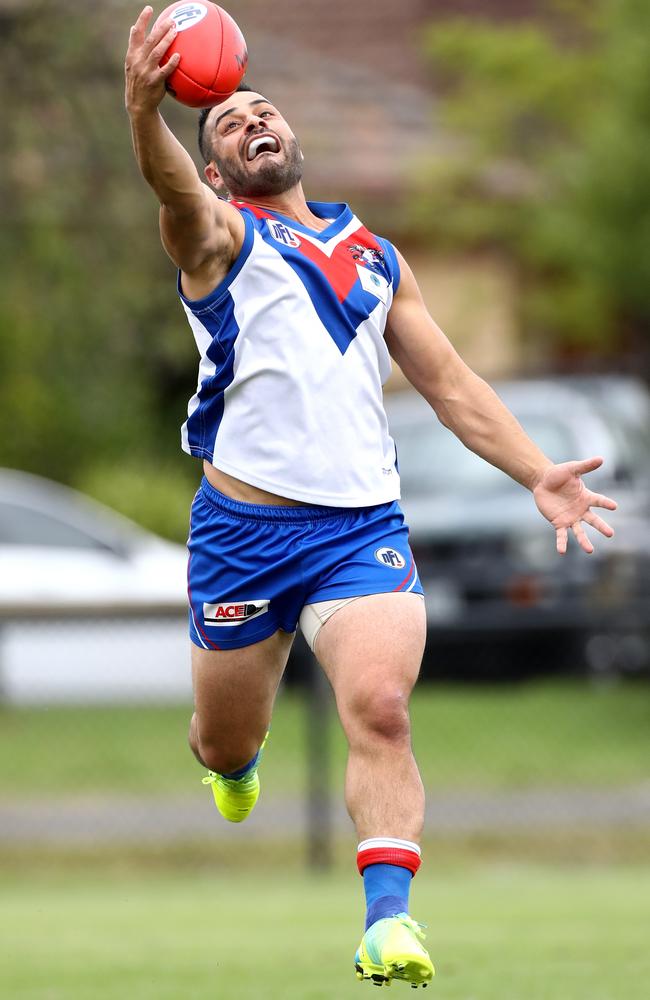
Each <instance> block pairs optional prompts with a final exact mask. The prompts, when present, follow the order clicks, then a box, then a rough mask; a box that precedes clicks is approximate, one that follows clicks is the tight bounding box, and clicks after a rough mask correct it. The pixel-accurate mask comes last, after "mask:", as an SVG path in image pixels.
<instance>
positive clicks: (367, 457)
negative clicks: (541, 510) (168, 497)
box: [178, 202, 399, 507]
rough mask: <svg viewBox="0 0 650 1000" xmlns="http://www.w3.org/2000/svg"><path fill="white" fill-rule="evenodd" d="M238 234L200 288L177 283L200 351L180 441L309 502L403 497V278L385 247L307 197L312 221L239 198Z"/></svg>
mask: <svg viewBox="0 0 650 1000" xmlns="http://www.w3.org/2000/svg"><path fill="white" fill-rule="evenodd" d="M232 204H233V205H234V206H235V207H236V208H237V209H239V211H240V212H241V214H242V218H243V221H244V226H245V236H244V242H243V245H242V248H241V252H240V253H239V255H238V257H237V259H236V261H235V263H234V264H233V266H232V268H231V270H230V271H229V273H228V274H227V275H226V277H225V278H224V280H223V281H222V282H221V283H220V284H219V285H218V286H217V287H216V288H215V289H214V290H213V291H212V292H211V293H210V294H209V295H207V296H206V297H205V298H203V299H199V300H194V301H190V300H188V299H187V298H185V296H184V295H183V293H182V289H181V283H180V275H179V280H178V291H179V295H180V297H181V301H182V303H183V306H184V308H185V312H186V314H187V317H188V320H189V323H190V326H191V328H192V331H193V333H194V337H195V339H196V344H197V347H198V350H199V354H200V357H201V360H200V365H199V380H198V386H197V391H196V393H195V395H194V396H193V397H192V399H191V400H190V402H189V406H188V418H187V421H186V422H185V423H184V425H183V428H182V432H181V438H182V446H183V449H184V450H185V451H187V452H188V453H189V454H192V455H196V456H198V457H202V458H207V459H208V461H210V462H211V463H212V464H213V465H214V466H215V467H216V468H217V469H221V470H222V471H223V472H226V473H228V474H229V475H231V476H235V477H236V478H237V479H241V480H243V481H244V482H246V483H250V484H251V485H253V486H257V487H258V488H260V489H263V490H267V491H269V492H271V493H276V494H278V495H280V496H285V497H289V498H291V499H294V500H301V501H304V502H306V503H309V504H324V505H328V506H333V507H366V506H371V505H375V504H381V503H386V502H389V501H392V500H396V499H398V498H399V476H398V473H397V468H396V461H395V446H394V444H393V441H392V439H391V437H390V435H389V433H388V425H387V420H386V415H385V413H384V408H383V401H382V385H383V383H384V382H385V381H386V379H387V378H388V375H389V374H390V371H391V363H390V356H389V353H388V349H387V347H386V344H385V342H384V337H383V334H384V328H385V325H386V318H387V315H388V310H389V309H390V305H391V302H392V300H393V295H394V293H395V292H396V291H397V287H398V284H399V265H398V261H397V257H396V254H395V250H394V248H393V246H392V245H391V244H390V243H389V242H388V241H387V240H384V239H382V238H380V237H377V236H374V235H372V234H371V233H370V232H368V230H367V229H365V228H364V226H363V225H362V224H361V222H360V221H359V220H358V219H357V218H356V217H355V216H354V215H353V214H352V212H351V211H350V209H349V208H348V206H347V205H342V204H328V203H324V202H321V203H315V202H310V203H309V208H310V209H311V211H312V212H313V214H314V215H316V216H318V217H319V218H321V219H327V220H331V221H330V222H329V224H328V225H327V228H326V229H324V230H323V231H322V232H320V233H317V232H315V231H314V230H311V229H308V228H307V227H305V226H302V225H300V224H299V223H297V222H295V221H293V220H292V219H289V218H286V217H284V216H281V215H279V214H277V213H273V212H268V211H265V210H262V209H259V208H257V207H255V206H252V205H246V204H245V203H243V202H233V203H232Z"/></svg>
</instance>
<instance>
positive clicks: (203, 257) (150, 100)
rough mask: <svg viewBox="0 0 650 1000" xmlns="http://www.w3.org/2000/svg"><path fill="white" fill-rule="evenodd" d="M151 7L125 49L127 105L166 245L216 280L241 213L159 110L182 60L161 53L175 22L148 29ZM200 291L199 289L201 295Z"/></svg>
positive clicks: (185, 264) (183, 263)
mask: <svg viewBox="0 0 650 1000" xmlns="http://www.w3.org/2000/svg"><path fill="white" fill-rule="evenodd" d="M151 14H152V11H151V8H150V7H145V8H144V10H143V11H142V13H141V14H140V16H139V17H138V19H137V21H136V23H135V24H134V25H133V27H132V28H131V33H130V36H129V48H128V51H127V55H126V64H125V75H126V94H125V103H126V109H127V112H128V114H129V118H130V121H131V135H132V138H133V149H134V152H135V156H136V160H137V162H138V166H139V167H140V170H141V172H142V176H143V177H144V179H145V180H146V181H147V183H148V184H149V186H150V187H151V188H152V189H153V191H154V193H155V194H156V196H157V198H158V200H159V202H160V234H161V238H162V242H163V246H164V247H165V250H166V251H167V253H168V254H169V256H170V257H171V259H172V260H173V261H174V263H175V264H176V265H177V267H179V268H181V270H182V271H183V272H184V274H187V275H188V276H190V280H191V281H192V280H193V281H194V283H195V284H197V283H198V284H199V285H202V284H207V286H211V285H214V284H215V283H216V281H217V280H219V277H220V276H221V273H222V272H223V271H224V270H227V268H228V267H229V265H230V262H231V260H232V258H233V256H234V255H235V253H236V252H237V250H238V249H239V247H238V246H237V241H238V238H239V237H240V230H241V229H243V224H242V223H241V219H240V218H239V213H237V212H235V211H234V210H233V209H232V208H230V206H228V205H226V204H225V203H224V202H221V201H220V200H219V199H218V198H217V196H216V194H215V193H214V192H213V191H211V190H210V188H209V187H207V185H206V184H204V183H203V182H202V181H201V179H200V177H199V175H198V173H197V170H196V167H195V166H194V163H193V161H192V158H191V156H190V155H189V153H188V152H187V151H186V150H185V149H184V148H183V146H182V145H181V143H180V142H179V141H178V139H177V138H176V137H175V136H174V134H173V133H172V132H171V130H170V129H169V128H168V127H167V125H166V124H165V122H164V121H163V118H162V116H161V114H160V111H159V105H160V103H161V101H162V99H163V97H164V95H165V81H166V79H167V77H168V76H169V75H170V73H172V72H173V70H174V69H175V68H176V66H177V65H178V58H177V56H172V57H171V59H170V60H169V61H168V63H167V64H166V65H165V66H164V67H162V68H161V67H160V66H159V63H160V59H161V58H162V56H163V55H164V53H165V52H166V51H167V49H168V48H169V46H170V45H171V43H172V41H173V39H174V34H175V26H174V24H173V22H172V21H169V22H163V23H161V24H160V25H158V26H157V27H154V28H153V29H152V31H151V32H150V34H149V35H148V36H147V35H146V27H147V24H148V22H149V20H150V18H151ZM196 297H198V295H197V296H196Z"/></svg>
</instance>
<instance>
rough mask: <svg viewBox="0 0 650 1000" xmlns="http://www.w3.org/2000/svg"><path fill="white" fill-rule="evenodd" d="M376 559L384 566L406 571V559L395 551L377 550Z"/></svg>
mask: <svg viewBox="0 0 650 1000" xmlns="http://www.w3.org/2000/svg"><path fill="white" fill-rule="evenodd" d="M375 559H376V560H377V562H380V563H382V564H383V565H384V566H390V567H391V568H392V569H404V567H405V566H406V559H405V558H404V556H403V555H401V553H399V552H397V551H396V550H395V549H388V548H382V549H377V551H376V552H375Z"/></svg>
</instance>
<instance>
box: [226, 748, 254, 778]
mask: <svg viewBox="0 0 650 1000" xmlns="http://www.w3.org/2000/svg"><path fill="white" fill-rule="evenodd" d="M259 759H260V751H259V750H258V751H257V753H256V754H255V756H254V757H253V759H252V760H249V762H248V764H244V766H243V767H240V768H239V770H238V771H231V772H230V774H222V775H221V777H222V778H228V780H229V781H239V779H240V778H245V777H246V775H247V774H248V773H249V772H250V771H252V770H253V768H254V767H255V765H256V764H257V762H258V760H259Z"/></svg>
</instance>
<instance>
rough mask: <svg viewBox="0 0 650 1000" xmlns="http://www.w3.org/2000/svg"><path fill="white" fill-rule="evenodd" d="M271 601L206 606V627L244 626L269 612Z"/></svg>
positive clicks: (236, 602)
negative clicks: (245, 623)
mask: <svg viewBox="0 0 650 1000" xmlns="http://www.w3.org/2000/svg"><path fill="white" fill-rule="evenodd" d="M270 603H271V602H270V601H232V602H230V603H228V604H225V603H224V604H204V605H203V622H204V624H205V625H242V624H243V623H244V622H249V621H251V619H253V618H259V617H260V615H264V614H266V612H267V611H268V610H269V604H270Z"/></svg>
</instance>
